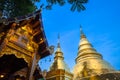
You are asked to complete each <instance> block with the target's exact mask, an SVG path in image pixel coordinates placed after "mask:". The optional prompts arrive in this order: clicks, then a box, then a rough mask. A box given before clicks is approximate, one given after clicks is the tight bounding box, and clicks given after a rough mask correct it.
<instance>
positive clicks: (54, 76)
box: [46, 37, 73, 80]
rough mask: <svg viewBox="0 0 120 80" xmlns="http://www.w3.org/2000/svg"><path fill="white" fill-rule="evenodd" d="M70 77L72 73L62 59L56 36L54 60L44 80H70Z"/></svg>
mask: <svg viewBox="0 0 120 80" xmlns="http://www.w3.org/2000/svg"><path fill="white" fill-rule="evenodd" d="M72 77H73V75H72V73H71V72H70V69H69V68H68V66H67V64H66V63H65V61H64V57H63V52H62V51H61V48H60V41H59V37H58V45H57V50H56V52H55V57H54V62H53V63H52V65H51V67H50V71H49V72H48V73H47V76H46V80H72Z"/></svg>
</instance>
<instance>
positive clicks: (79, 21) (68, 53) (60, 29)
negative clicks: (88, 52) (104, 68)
mask: <svg viewBox="0 0 120 80" xmlns="http://www.w3.org/2000/svg"><path fill="white" fill-rule="evenodd" d="M40 4H41V3H37V5H38V6H39V5H40ZM70 7H71V5H69V4H66V5H65V6H63V7H60V6H58V5H55V6H53V9H52V10H43V11H42V21H43V26H44V31H45V35H46V38H47V41H48V43H49V45H54V46H55V51H56V46H57V40H58V39H57V36H58V33H59V34H60V44H61V49H62V52H63V53H64V54H63V55H64V58H65V59H64V61H65V62H66V63H67V64H68V66H69V68H70V69H71V71H73V68H74V65H75V58H76V57H77V53H78V44H79V41H80V25H81V26H82V28H83V31H84V33H85V35H86V36H87V38H88V40H89V41H90V42H91V44H92V45H93V47H94V48H95V49H96V50H97V52H99V53H100V54H102V55H103V59H104V60H106V61H108V62H109V63H110V64H111V65H112V66H113V67H114V68H115V69H116V70H120V0H89V2H88V3H87V4H85V7H86V10H85V11H82V12H77V11H75V12H71V11H70ZM50 58H51V60H52V61H51V62H49V59H50ZM53 60H54V54H53V55H51V56H48V57H46V58H44V59H42V60H41V61H40V62H39V64H40V67H41V68H42V70H44V69H47V70H49V67H50V65H51V64H52V62H53Z"/></svg>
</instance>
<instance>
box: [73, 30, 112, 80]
mask: <svg viewBox="0 0 120 80" xmlns="http://www.w3.org/2000/svg"><path fill="white" fill-rule="evenodd" d="M80 33H81V35H80V42H79V46H78V55H77V58H76V65H75V66H74V69H73V74H74V75H73V80H76V79H77V78H78V77H79V78H83V77H87V76H92V75H97V74H102V73H107V72H112V71H114V69H113V67H112V66H111V65H110V64H109V63H108V62H106V61H105V60H103V58H102V55H101V54H99V53H98V52H97V51H96V50H95V49H94V48H93V46H92V45H91V43H90V42H89V41H88V40H87V37H86V36H85V34H84V32H83V30H82V28H80Z"/></svg>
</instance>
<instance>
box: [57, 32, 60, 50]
mask: <svg viewBox="0 0 120 80" xmlns="http://www.w3.org/2000/svg"><path fill="white" fill-rule="evenodd" d="M57 48H60V34H58V45H57Z"/></svg>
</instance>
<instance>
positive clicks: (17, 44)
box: [0, 10, 50, 80]
mask: <svg viewBox="0 0 120 80" xmlns="http://www.w3.org/2000/svg"><path fill="white" fill-rule="evenodd" d="M40 12H41V10H38V11H36V12H33V13H31V14H28V15H25V16H20V17H17V18H8V19H5V18H1V19H0V80H38V79H40V78H41V77H42V75H41V74H40V68H39V67H38V65H37V63H38V61H39V60H40V59H42V58H44V57H46V56H48V55H50V51H49V50H48V43H47V39H46V37H45V33H44V29H43V25H42V18H41V13H40Z"/></svg>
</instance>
